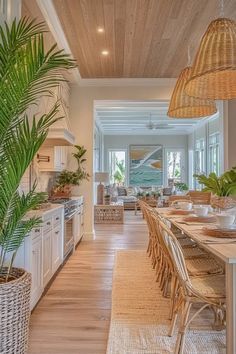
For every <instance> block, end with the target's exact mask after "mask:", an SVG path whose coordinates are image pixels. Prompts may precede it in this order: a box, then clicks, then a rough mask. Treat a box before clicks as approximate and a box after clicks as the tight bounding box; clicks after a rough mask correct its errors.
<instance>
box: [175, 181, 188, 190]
mask: <svg viewBox="0 0 236 354" xmlns="http://www.w3.org/2000/svg"><path fill="white" fill-rule="evenodd" d="M175 187H176V189H177V190H179V191H180V192H184V191H188V186H187V184H186V183H183V182H176V183H175Z"/></svg>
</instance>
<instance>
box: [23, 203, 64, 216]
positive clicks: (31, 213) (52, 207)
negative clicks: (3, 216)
mask: <svg viewBox="0 0 236 354" xmlns="http://www.w3.org/2000/svg"><path fill="white" fill-rule="evenodd" d="M62 208H64V205H63V204H52V203H49V206H48V207H47V208H44V209H37V210H31V211H29V212H28V213H27V215H26V218H31V217H33V216H36V217H42V218H44V216H46V215H47V214H49V213H51V212H53V211H55V210H57V209H62Z"/></svg>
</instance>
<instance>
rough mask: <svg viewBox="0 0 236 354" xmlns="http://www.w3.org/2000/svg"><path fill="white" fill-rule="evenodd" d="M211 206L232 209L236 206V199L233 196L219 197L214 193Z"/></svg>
mask: <svg viewBox="0 0 236 354" xmlns="http://www.w3.org/2000/svg"><path fill="white" fill-rule="evenodd" d="M211 206H212V207H213V208H219V209H223V210H225V209H231V208H234V207H235V206H236V200H235V199H233V198H231V197H218V196H217V195H213V196H212V197H211Z"/></svg>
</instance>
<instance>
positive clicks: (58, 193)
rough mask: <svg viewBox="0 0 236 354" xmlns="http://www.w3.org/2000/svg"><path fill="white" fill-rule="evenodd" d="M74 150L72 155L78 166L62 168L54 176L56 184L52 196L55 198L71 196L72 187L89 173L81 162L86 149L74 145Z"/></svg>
mask: <svg viewBox="0 0 236 354" xmlns="http://www.w3.org/2000/svg"><path fill="white" fill-rule="evenodd" d="M74 147H75V149H76V152H74V153H72V156H74V158H75V159H76V161H77V163H78V167H77V169H76V171H68V170H63V171H62V172H61V173H60V174H59V175H58V176H57V178H56V185H55V187H54V188H53V191H52V196H53V197H55V198H68V197H70V196H71V193H72V188H73V187H75V186H79V185H80V184H81V181H83V180H84V179H86V180H88V179H89V174H88V173H87V172H86V171H85V168H84V167H83V163H84V162H85V161H86V159H85V158H84V155H85V153H86V152H87V150H86V149H85V148H84V146H79V145H75V146H74Z"/></svg>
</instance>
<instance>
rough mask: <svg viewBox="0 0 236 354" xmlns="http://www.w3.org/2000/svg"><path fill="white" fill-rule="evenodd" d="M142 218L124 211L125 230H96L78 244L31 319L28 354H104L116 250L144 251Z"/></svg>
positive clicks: (116, 227)
mask: <svg viewBox="0 0 236 354" xmlns="http://www.w3.org/2000/svg"><path fill="white" fill-rule="evenodd" d="M147 239H148V236H147V228H146V225H145V224H144V222H143V219H142V217H141V214H140V213H139V214H138V215H137V216H135V215H134V212H133V211H126V212H125V223H124V224H123V225H97V226H96V238H95V240H93V241H92V240H91V241H82V242H81V244H80V245H79V246H78V247H77V249H76V251H75V253H74V254H73V255H72V256H71V257H70V258H69V260H68V262H67V263H66V264H65V266H64V267H63V268H62V270H61V271H60V273H59V274H58V275H57V277H56V278H55V280H54V281H53V283H52V285H51V287H50V288H49V290H48V292H47V293H46V295H45V296H44V297H43V298H42V299H41V301H40V303H39V304H38V305H37V307H36V308H35V310H34V312H33V314H32V316H31V334H30V346H29V352H28V354H39V353H40V354H105V353H106V344H107V337H108V331H109V322H110V311H111V291H112V272H113V265H114V256H115V251H116V250H117V249H144V248H146V245H147Z"/></svg>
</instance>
